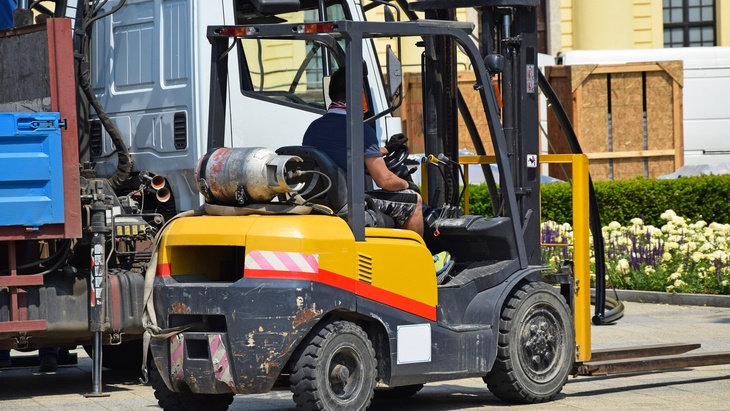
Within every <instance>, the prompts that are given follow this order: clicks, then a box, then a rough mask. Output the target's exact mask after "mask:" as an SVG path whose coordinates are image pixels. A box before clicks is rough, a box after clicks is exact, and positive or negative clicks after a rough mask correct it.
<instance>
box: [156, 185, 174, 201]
mask: <svg viewBox="0 0 730 411" xmlns="http://www.w3.org/2000/svg"><path fill="white" fill-rule="evenodd" d="M155 197H157V201H159V202H161V203H166V202H168V201H170V197H171V193H170V189H169V188H167V187H164V184H163V186H162V187H160V188H159V189H158V190H157V192H156V193H155Z"/></svg>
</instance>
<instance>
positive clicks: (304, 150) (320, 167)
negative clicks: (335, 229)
mask: <svg viewBox="0 0 730 411" xmlns="http://www.w3.org/2000/svg"><path fill="white" fill-rule="evenodd" d="M276 153H277V154H283V155H290V156H297V157H299V158H301V159H302V162H301V163H295V164H296V165H297V167H298V168H300V169H301V170H312V171H319V172H321V173H323V174H325V175H326V176H327V177H329V179H330V181H331V183H332V187H330V189H329V190H327V192H326V193H325V192H324V191H325V190H326V189H327V185H328V184H327V179H325V178H324V177H322V176H321V175H319V174H316V173H308V174H304V175H302V176H301V177H296V178H294V179H291V180H290V184H291V185H293V184H296V183H299V182H303V183H304V189H303V190H302V191H301V192H300V193H299V194H300V195H301V196H302V197H303V198H304V199H305V200H308V201H311V202H313V203H316V204H322V205H325V206H327V207H329V208H331V209H332V211H334V212H335V213H339V212H340V211H342V209H343V208H345V206H346V205H347V180H346V179H345V173H344V171H342V170H341V169H340V168H339V167H338V166H337V164H335V162H334V161H332V159H331V158H330V157H329V156H328V155H327V154H325V153H324V152H322V151H321V150H319V149H318V148H316V147H312V146H286V147H281V148H279V149H278V150H276ZM320 193H321V194H320ZM312 197H314V198H312Z"/></svg>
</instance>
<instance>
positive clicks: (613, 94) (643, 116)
mask: <svg viewBox="0 0 730 411" xmlns="http://www.w3.org/2000/svg"><path fill="white" fill-rule="evenodd" d="M546 76H547V78H548V81H549V82H550V83H551V85H552V86H553V88H554V90H555V92H556V94H557V95H558V97H559V99H560V101H561V102H562V103H563V105H564V106H566V110H567V112H568V113H569V114H570V115H572V117H573V118H572V122H573V125H574V127H575V131H576V134H577V136H578V140H579V142H580V145H581V148H582V150H583V152H584V153H586V154H588V155H589V158H591V160H590V171H591V176H592V177H593V180H594V181H601V180H610V179H624V178H634V177H640V176H646V177H657V176H659V175H663V174H668V173H671V172H673V171H674V170H676V169H677V168H679V167H681V166H682V160H683V146H684V144H683V139H682V116H681V113H682V106H681V105H682V93H681V91H682V84H683V78H682V62H681V61H672V62H659V63H652V62H648V63H636V64H621V65H582V66H565V67H552V68H548V69H547V70H546ZM568 85H569V86H568ZM609 115H610V119H611V121H610V123H609ZM548 134H549V136H550V138H551V139H553V142H552V147H551V150H550V151H549V152H557V153H564V152H567V151H563V150H567V144H565V143H563V142H560V141H556V140H555V139H560V140H562V139H563V138H564V137H563V134H562V132H561V131H560V130H559V127H558V124H557V121H556V120H555V118H554V116H553V115H552V114H550V113H549V114H548ZM562 169H563V168H562V167H556V166H551V167H550V169H549V170H550V175H551V176H553V177H556V178H561V179H564V178H565V177H566V176H565V175H564V172H563V170H562Z"/></svg>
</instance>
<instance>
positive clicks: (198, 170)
mask: <svg viewBox="0 0 730 411" xmlns="http://www.w3.org/2000/svg"><path fill="white" fill-rule="evenodd" d="M301 161H302V159H301V158H299V157H297V156H286V155H278V154H276V153H275V152H274V151H272V150H269V149H267V148H263V147H245V148H243V147H242V148H229V147H222V148H218V149H215V150H212V151H210V152H208V153H207V154H206V155H204V156H203V157H201V158H200V160H198V164H197V165H196V167H195V180H196V181H197V183H198V184H197V186H198V191H200V193H201V194H203V196H205V200H206V202H208V203H214V204H221V205H230V206H239V205H244V204H249V203H262V202H269V201H271V200H272V199H273V198H274V197H276V196H277V195H278V194H283V193H292V192H297V191H299V190H301V189H302V187H303V183H300V184H296V185H294V186H290V185H289V184H288V183H287V182H286V172H287V165H289V167H292V168H293V167H294V166H295V164H294V163H296V162H301ZM290 163H291V164H290Z"/></svg>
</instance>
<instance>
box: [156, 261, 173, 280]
mask: <svg viewBox="0 0 730 411" xmlns="http://www.w3.org/2000/svg"><path fill="white" fill-rule="evenodd" d="M170 273H172V268H171V267H170V263H164V264H157V271H155V277H169V276H170Z"/></svg>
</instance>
